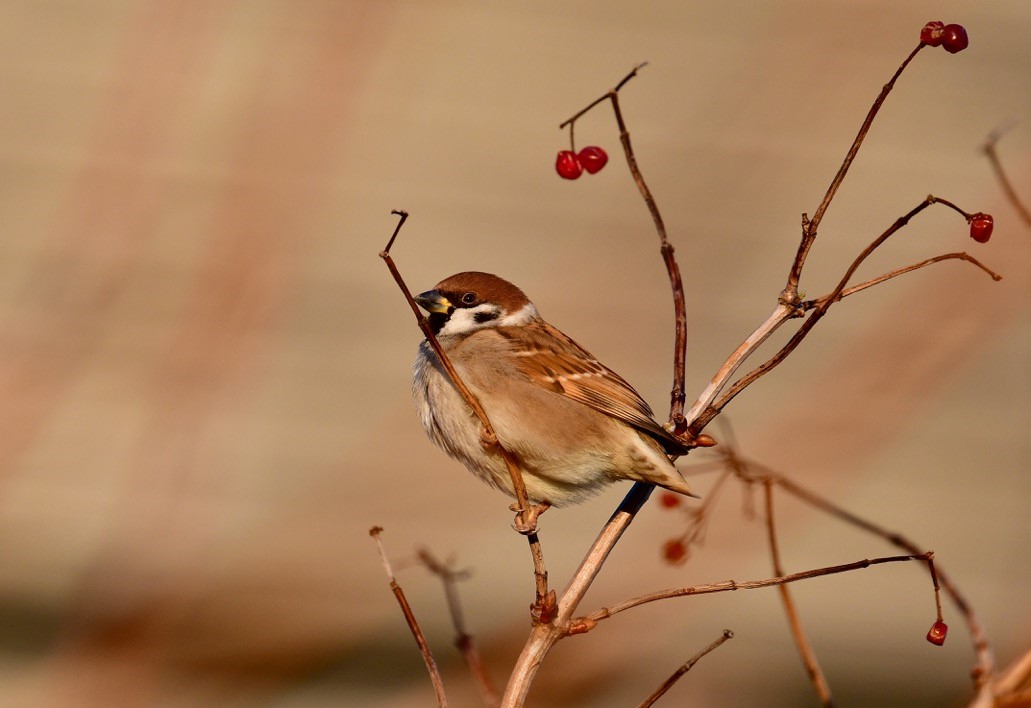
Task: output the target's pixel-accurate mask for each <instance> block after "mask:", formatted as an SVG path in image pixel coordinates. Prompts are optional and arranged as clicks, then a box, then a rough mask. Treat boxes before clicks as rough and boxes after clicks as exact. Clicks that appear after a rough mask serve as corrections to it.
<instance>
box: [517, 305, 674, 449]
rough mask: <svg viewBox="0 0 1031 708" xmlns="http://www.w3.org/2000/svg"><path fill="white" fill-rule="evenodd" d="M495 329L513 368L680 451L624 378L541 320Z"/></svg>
mask: <svg viewBox="0 0 1031 708" xmlns="http://www.w3.org/2000/svg"><path fill="white" fill-rule="evenodd" d="M497 331H498V333H499V334H501V335H502V336H503V337H505V338H506V339H508V340H509V341H510V342H511V344H512V347H513V349H512V352H513V354H514V358H515V365H516V368H517V369H518V370H519V371H521V372H522V373H523V374H525V375H526V376H527V378H529V379H530V381H532V382H533V383H535V384H537V385H538V386H542V387H544V388H546V389H549V390H551V391H554V392H555V393H559V394H561V395H563V396H566V397H567V398H571V399H572V400H574V401H577V402H579V403H582V404H584V405H586V406H590V407H591V408H593V409H594V410H596V411H599V412H601V413H604V414H605V415H607V416H611V417H612V418H615V419H616V420H620V421H622V422H624V423H626V424H627V425H630V426H632V427H634V428H637V429H638V430H641V431H643V432H645V433H648V434H649V435H651V436H652V437H654V438H656V439H657V440H658V441H659V442H660V443H662V444H663V447H665V448H666V449H667V450H669V451H670V452H683V451H684V450H685V448H684V446H683V444H682V443H681V442H680V441H678V440H677V439H676V438H674V437H673V436H672V435H671V434H670V433H669V432H667V431H666V429H665V428H663V427H662V426H661V425H659V424H658V423H657V422H656V421H655V419H654V418H653V415H654V414H653V413H652V409H651V408H650V407H649V406H648V404H647V403H646V402H645V400H644V399H643V398H641V396H640V395H639V394H638V393H637V391H635V390H634V389H633V387H632V386H631V385H630V384H628V383H627V382H626V381H625V380H624V379H623V377H621V376H620V375H619V374H617V373H616V372H614V371H612V369H610V368H608V367H607V366H605V365H604V364H602V363H601V362H600V361H598V360H597V359H596V358H594V356H593V355H592V354H591V353H590V352H588V351H587V350H585V349H584V348H583V347H581V346H580V345H579V344H577V343H576V342H574V341H573V340H572V339H570V338H569V337H568V336H566V335H565V334H563V333H562V332H561V331H559V330H558V329H556V328H555V327H552V326H551V325H549V324H547V323H544V322H542V323H540V324H539V325H535V326H534V327H503V328H499V329H498V330H497Z"/></svg>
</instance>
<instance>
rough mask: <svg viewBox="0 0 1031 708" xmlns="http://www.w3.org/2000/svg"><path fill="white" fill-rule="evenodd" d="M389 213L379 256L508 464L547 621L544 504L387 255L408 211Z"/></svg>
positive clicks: (537, 607) (538, 616)
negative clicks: (390, 224)
mask: <svg viewBox="0 0 1031 708" xmlns="http://www.w3.org/2000/svg"><path fill="white" fill-rule="evenodd" d="M391 213H392V214H396V215H397V216H398V217H399V218H398V222H397V226H396V227H395V228H394V233H393V234H391V236H390V240H388V241H387V245H386V247H385V248H384V249H383V250H382V251H381V252H380V254H379V255H380V258H382V259H383V261H384V262H385V263H386V264H387V268H388V269H389V270H390V274H391V275H392V276H393V277H394V281H395V282H396V283H397V286H398V287H399V288H400V289H401V292H402V294H403V295H404V297H405V300H407V301H408V306H409V307H411V308H412V312H413V313H414V314H415V320H416V322H417V323H418V325H419V329H421V330H422V333H423V335H424V336H425V337H426V341H427V342H429V344H430V346H431V347H432V348H433V351H434V352H435V353H436V355H437V360H438V361H440V363H441V365H442V366H443V367H444V369H445V371H447V374H448V376H449V377H450V378H451V382H452V383H453V384H454V385H455V388H456V389H458V392H459V393H460V394H461V395H462V398H463V399H465V402H466V403H468V404H469V407H470V408H471V409H472V410H473V413H475V414H476V417H477V418H478V419H479V421H480V424H481V425H482V426H483V435H482V437H483V442H484V444H486V445H490V446H492V447H493V448H494V449H495V450H497V451H498V453H499V454H500V455H501V457H502V458H503V459H504V460H505V465H506V467H508V472H509V475H510V476H511V477H512V488H513V490H514V492H515V496H516V505H517V509H516V511H517V513H516V522H515V526H516V530H517V531H519V532H520V533H522V534H525V535H526V537H527V542H528V543H529V546H530V557H531V558H532V559H533V571H534V580H535V586H536V600H535V601H534V604H533V605H532V606H531V607H533V608H534V613H533V616H534V620H535V621H545V622H546V621H548V620H549V619H550V615H551V614H552V613H553V601H554V594H553V593H549V591H548V572H547V569H546V568H545V566H544V555H543V551H542V550H541V544H540V540H539V539H538V538H537V516H538V515H539V514H540V513H541V512H542V511H543V510H544V509H546V508H547V505H531V504H530V502H529V500H528V499H527V496H526V485H525V484H524V483H523V474H522V471H521V470H520V469H519V464H518V463H517V462H516V459H515V457H514V456H513V455H512V453H511V452H509V451H508V450H507V449H506V448H505V446H504V445H502V444H501V441H500V440H498V436H497V433H496V432H495V431H494V426H493V425H491V422H490V418H488V417H487V412H486V411H485V410H484V409H483V406H482V405H480V402H479V400H478V399H477V398H476V396H474V395H473V393H472V391H470V390H469V388H468V387H467V386H466V385H465V382H464V381H462V377H460V376H459V375H458V372H457V371H456V370H455V367H454V365H453V364H452V363H451V360H450V359H449V358H448V356H447V354H446V353H445V352H444V348H443V347H441V346H440V342H439V341H438V340H437V337H436V335H435V334H434V333H433V328H432V327H430V321H429V319H427V318H426V316H425V315H423V314H422V310H420V309H419V305H418V304H417V303H416V302H415V298H413V297H412V292H411V291H410V290H409V289H408V285H407V284H406V283H405V280H404V278H403V277H402V276H401V272H400V271H399V270H398V269H397V266H396V265H395V264H394V259H393V257H392V256H391V255H390V249H391V247H392V246H393V245H394V241H395V240H396V239H397V236H398V234H399V233H400V232H401V227H402V226H404V223H405V221H406V220H407V219H408V212H406V211H400V210H397V209H395V210H394V211H392V212H391Z"/></svg>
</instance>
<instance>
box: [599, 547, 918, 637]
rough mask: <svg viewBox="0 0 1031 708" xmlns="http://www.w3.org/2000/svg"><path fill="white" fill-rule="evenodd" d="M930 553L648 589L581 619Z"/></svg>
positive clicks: (755, 587) (828, 573)
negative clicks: (770, 576)
mask: <svg viewBox="0 0 1031 708" xmlns="http://www.w3.org/2000/svg"><path fill="white" fill-rule="evenodd" d="M929 557H930V552H926V553H909V554H906V555H904V556H884V557H881V558H866V559H863V560H858V561H854V562H852V563H844V564H842V565H831V566H827V567H826V568H814V569H813V570H804V571H801V572H799V573H790V574H789V575H782V576H778V577H776V578H766V579H764V580H746V581H742V582H738V581H736V580H724V581H723V582H720V583H709V584H706V585H692V586H689V587H683V588H668V589H666V590H659V591H657V592H653V593H648V594H647V595H639V596H638V597H632V598H630V599H629V600H624V601H623V602H620V603H617V604H615V605H613V606H612V607H602V608H601V609H599V610H596V611H595V612H592V613H591V614H589V615H586V616H585V617H583V618H580V620H579V621H586V622H588V623H594V624H597V623H598V622H600V621H602V620H605V619H608V618H610V617H613V616H614V615H618V614H619V613H620V612H626V611H627V610H630V609H633V608H634V607H640V606H641V605H645V604H647V603H649V602H656V601H658V600H668V599H669V598H673V597H687V596H688V595H711V594H713V593H717V592H730V591H734V590H758V589H760V588H769V587H774V586H776V585H783V584H784V583H795V582H798V581H799V580H808V579H810V578H819V577H822V576H824V575H837V574H838V573H848V572H850V571H853V570H862V569H863V568H869V567H870V566H872V565H881V564H883V563H904V562H907V561H914V560H919V561H926V560H927V559H928V558H929Z"/></svg>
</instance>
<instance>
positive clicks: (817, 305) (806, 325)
mask: <svg viewBox="0 0 1031 708" xmlns="http://www.w3.org/2000/svg"><path fill="white" fill-rule="evenodd" d="M934 204H942V205H944V206H947V207H949V208H951V209H953V210H955V211H957V212H959V213H960V214H962V215H964V217H966V218H969V217H970V216H971V215H970V214H968V213H967V212H965V211H963V210H962V209H960V208H959V207H958V206H956V205H955V204H953V203H952V202H950V201H948V200H947V199H942V198H940V197H935V196H934V195H928V196H927V198H926V199H924V200H923V201H922V202H920V203H919V204H918V205H917V206H915V207H913V208H912V209H910V210H909V211H908V212H907V213H906V214H903V215H902V216H900V217H899V218H898V219H896V220H895V222H894V223H893V224H892V225H891V226H889V227H888V228H887V229H886V230H885V231H884V232H883V233H881V235H880V236H878V237H877V238H875V239H874V240H873V241H872V242H871V243H870V244H869V245H868V246H867V247H866V248H864V249H863V250H862V251H861V252H860V254H859V255H858V256H856V258H855V259H854V260H853V261H852V263H851V264H850V265H849V267H848V268H847V269H846V271H845V274H844V275H843V276H842V277H841V279H840V280H839V281H838V284H837V286H835V288H834V290H832V291H831V292H830V293H828V294H827V295H824V296H823V297H820V298H817V299H816V300H815V301H814V307H813V309H812V310H811V311H810V314H809V316H808V317H807V318H806V319H805V321H804V322H803V323H802V324H801V325H800V326H799V328H798V329H797V330H796V331H795V333H794V334H793V335H792V336H791V338H790V339H789V340H788V342H787V343H786V344H785V345H784V346H783V347H781V349H780V350H779V351H778V352H777V353H776V354H774V355H773V356H771V357H770V358H769V359H767V360H766V361H765V362H763V363H762V364H760V365H759V366H757V367H756V368H755V369H753V370H752V371H750V372H749V373H747V374H745V375H744V376H742V377H741V378H740V379H738V380H737V381H735V382H734V384H733V385H732V386H730V388H729V389H727V391H726V392H725V393H723V394H722V395H721V396H720V397H719V398H717V399H716V400H715V401H714V402H713V403H712V404H711V405H708V406H706V407H705V408H704V409H703V410H702V411H701V412H700V413H699V414H698V417H697V418H696V419H694V420H693V422H692V424H691V427H692V430H700V429H701V428H703V427H704V426H705V425H707V424H708V423H709V421H711V420H712V419H713V418H715V417H716V416H717V415H719V413H720V412H721V411H722V410H723V409H724V408H725V407H726V405H727V404H728V403H730V401H731V400H733V399H734V397H735V396H737V395H738V394H739V393H741V392H742V391H743V390H745V389H746V388H747V387H748V386H750V385H751V384H753V383H755V382H756V381H757V380H758V379H760V378H761V377H762V376H764V375H766V374H768V373H769V372H770V371H771V370H773V369H774V368H775V367H776V366H777V365H778V364H780V363H781V362H782V361H784V359H786V358H787V356H788V355H789V354H790V353H791V352H792V351H794V350H795V348H796V347H797V346H798V345H799V344H800V343H801V342H802V340H803V339H805V337H806V335H808V334H809V332H810V331H812V329H813V327H815V326H816V325H817V323H819V321H820V320H821V319H822V318H823V316H824V315H825V314H827V311H828V310H829V309H830V307H831V305H833V304H834V303H835V302H837V301H839V300H841V298H842V297H843V296H842V293H843V292H844V290H845V287H846V286H847V285H848V282H849V280H851V279H852V276H853V275H854V274H855V272H856V270H857V269H858V268H859V266H860V265H862V264H863V262H864V261H865V260H866V259H867V258H868V257H869V256H870V254H872V253H873V252H874V251H876V250H877V249H878V248H879V247H880V246H881V245H882V244H883V243H884V242H885V241H887V240H888V239H889V238H890V237H891V236H892V235H894V234H895V233H896V232H898V231H899V230H900V229H902V228H903V227H905V226H906V225H907V224H908V223H909V221H910V220H911V219H912V218H913V217H915V216H916V215H917V214H919V213H920V212H922V211H923V210H924V209H926V208H928V207H929V206H932V205H934ZM964 260H972V259H964ZM977 265H979V266H980V263H978V264H977ZM982 269H983V270H985V271H986V272H988V273H989V274H990V275H993V276H994V274H992V272H991V271H988V269H987V268H983V267H982ZM910 270H912V269H910ZM907 272H908V271H907ZM785 307H787V306H786V305H783V304H781V305H779V306H778V310H775V312H774V314H775V315H777V314H778V313H779V312H782V309H783V308H785ZM782 316H784V317H786V315H782ZM770 320H776V322H775V325H776V326H779V325H780V324H782V323H783V322H782V321H779V319H777V318H775V317H771V318H770ZM770 320H767V322H770ZM766 325H767V323H764V325H763V326H766ZM774 328H775V327H774ZM767 336H768V335H767ZM739 349H740V347H739ZM748 353H750V352H747V353H746V354H745V357H747V354H748ZM743 358H744V357H742V360H743ZM707 390H709V389H707ZM700 403H701V402H699V403H696V404H695V406H694V407H692V409H691V410H692V411H694V410H695V408H697V407H698V406H699V404H700Z"/></svg>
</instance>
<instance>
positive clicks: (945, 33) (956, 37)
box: [920, 20, 970, 54]
mask: <svg viewBox="0 0 1031 708" xmlns="http://www.w3.org/2000/svg"><path fill="white" fill-rule="evenodd" d="M920 42H921V43H923V44H926V45H927V46H929V47H938V46H941V47H944V48H945V51H947V52H948V53H949V54H955V53H956V52H962V51H963V50H964V49H966V48H967V46H968V45H969V44H970V40H968V39H967V31H966V30H965V29H963V25H947V24H945V23H944V22H938V21H937V20H936V21H934V22H928V23H927V24H926V25H924V28H923V29H922V30H920Z"/></svg>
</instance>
